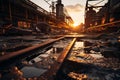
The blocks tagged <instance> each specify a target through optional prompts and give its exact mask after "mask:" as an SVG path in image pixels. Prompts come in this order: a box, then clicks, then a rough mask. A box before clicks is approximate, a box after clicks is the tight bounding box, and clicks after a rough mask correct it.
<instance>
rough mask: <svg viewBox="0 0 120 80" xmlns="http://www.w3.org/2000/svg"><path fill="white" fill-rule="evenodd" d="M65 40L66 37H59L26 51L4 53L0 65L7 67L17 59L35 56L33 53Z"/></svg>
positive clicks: (0, 57) (25, 49)
mask: <svg viewBox="0 0 120 80" xmlns="http://www.w3.org/2000/svg"><path fill="white" fill-rule="evenodd" d="M63 38H65V37H58V38H56V39H52V40H48V41H45V42H43V43H40V44H36V45H33V46H30V47H27V48H24V49H21V50H18V51H15V52H8V53H4V54H5V55H2V56H0V65H5V64H6V63H7V64H9V62H11V61H13V60H16V58H17V59H19V57H20V56H22V57H23V56H24V55H26V54H29V55H35V54H33V53H31V52H34V51H35V50H37V49H38V48H39V49H42V48H45V47H46V46H49V45H50V44H53V43H54V42H56V41H59V40H61V39H63ZM30 53H31V54H30ZM26 56H28V55H26ZM13 62H14V61H13Z"/></svg>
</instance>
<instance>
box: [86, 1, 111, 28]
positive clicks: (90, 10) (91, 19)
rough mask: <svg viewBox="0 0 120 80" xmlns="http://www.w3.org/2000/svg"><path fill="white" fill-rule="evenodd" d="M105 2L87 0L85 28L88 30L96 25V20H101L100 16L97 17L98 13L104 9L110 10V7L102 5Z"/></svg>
mask: <svg viewBox="0 0 120 80" xmlns="http://www.w3.org/2000/svg"><path fill="white" fill-rule="evenodd" d="M104 1H105V0H87V1H86V7H85V27H86V28H88V27H91V26H94V25H96V20H98V19H100V18H99V16H98V15H97V11H99V10H100V9H101V8H102V7H106V8H108V5H107V6H105V5H103V4H101V3H102V2H104ZM108 1H109V0H108ZM93 3H94V4H93ZM107 10H108V9H107ZM107 12H109V11H107ZM107 16H109V15H107ZM107 18H109V17H107Z"/></svg>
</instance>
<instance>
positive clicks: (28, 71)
mask: <svg viewBox="0 0 120 80" xmlns="http://www.w3.org/2000/svg"><path fill="white" fill-rule="evenodd" d="M21 71H22V72H23V74H24V75H23V77H25V78H31V77H39V76H40V75H41V74H43V73H44V72H46V71H47V70H46V69H40V68H36V67H24V68H22V69H21Z"/></svg>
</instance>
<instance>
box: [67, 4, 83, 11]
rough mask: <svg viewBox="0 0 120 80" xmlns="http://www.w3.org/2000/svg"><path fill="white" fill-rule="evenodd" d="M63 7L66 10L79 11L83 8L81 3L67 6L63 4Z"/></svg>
mask: <svg viewBox="0 0 120 80" xmlns="http://www.w3.org/2000/svg"><path fill="white" fill-rule="evenodd" d="M65 9H66V10H67V11H68V12H80V11H82V10H83V5H81V4H76V5H67V6H65Z"/></svg>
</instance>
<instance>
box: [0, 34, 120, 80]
mask: <svg viewBox="0 0 120 80" xmlns="http://www.w3.org/2000/svg"><path fill="white" fill-rule="evenodd" d="M66 37H67V38H66V39H69V38H71V40H70V42H69V43H68V45H67V46H66V47H65V48H64V49H63V51H62V52H60V53H59V55H58V57H57V58H56V60H53V61H54V62H52V64H50V65H49V64H48V63H47V64H46V65H47V67H48V68H47V69H46V71H45V72H44V73H42V74H40V76H39V77H36V78H37V79H38V80H74V79H75V80H78V79H85V80H86V79H96V77H97V78H100V79H101V76H99V75H95V74H100V75H103V74H104V73H106V74H104V75H106V76H108V75H109V74H110V72H111V73H114V74H115V75H117V77H116V76H115V78H118V75H119V74H118V73H117V72H115V71H114V70H111V69H109V70H108V68H105V67H102V66H103V64H104V66H105V65H108V64H109V63H105V62H104V63H103V64H101V62H100V63H99V61H102V60H112V59H109V58H108V59H107V58H104V57H103V56H100V58H99V57H98V58H96V57H95V56H93V54H92V55H91V53H85V52H83V51H82V50H83V46H82V47H80V45H81V44H83V42H82V41H85V42H87V41H86V40H88V39H90V38H91V39H94V38H95V37H96V36H94V37H90V36H66ZM86 37H87V38H88V39H87V38H86ZM61 39H65V37H59V38H57V39H53V40H51V41H47V42H44V43H42V44H39V45H35V46H32V47H28V48H26V49H24V50H20V51H18V52H15V53H14V52H13V55H10V57H9V56H7V55H6V57H8V58H6V57H5V58H4V56H3V58H1V59H0V60H1V63H3V64H4V62H9V60H11V59H12V58H14V57H16V56H18V57H20V55H23V56H25V54H28V53H29V54H31V53H30V52H32V53H35V52H34V51H36V50H37V48H41V49H45V48H46V46H47V47H50V44H52V43H54V42H57V41H59V40H61ZM95 40H96V38H95ZM91 41H92V42H93V44H94V43H96V42H98V41H95V42H94V40H91ZM60 43H61V41H60ZM76 44H79V47H75V45H76ZM89 44H91V43H90V42H87V45H89ZM44 46H45V47H44ZM92 47H93V46H92ZM53 54H54V53H53ZM39 55H40V54H37V55H36V56H38V57H39V58H40V56H39ZM94 55H97V56H98V55H100V54H99V53H94ZM33 56H34V55H33ZM36 56H34V57H36ZM18 57H16V59H17V58H18ZM28 57H29V56H28V55H27V58H26V57H24V59H28ZM101 57H102V59H101ZM32 58H33V57H32ZM32 58H30V59H29V60H28V61H32V62H33V63H32V66H33V65H36V67H38V65H37V64H39V65H41V64H40V63H41V62H40V63H39V62H35V61H33V60H32ZM51 59H55V58H51ZM13 60H14V59H13ZM114 60H117V59H114ZM18 61H19V60H18ZM18 61H17V62H18ZM45 61H46V57H45V59H43V63H46V62H45ZM49 61H51V60H49V58H48V62H49ZM116 62H117V61H116ZM118 62H119V60H118ZM112 64H113V63H112ZM115 64H116V63H115ZM12 66H13V65H12ZM41 66H44V64H43V65H41ZM41 66H39V67H41ZM109 66H110V65H109ZM117 66H119V64H118V65H117ZM39 67H38V68H39ZM110 67H111V66H110ZM94 71H95V72H94ZM118 72H119V71H118ZM94 73H95V74H94ZM91 75H92V77H91ZM111 75H112V74H111ZM106 76H104V78H106ZM31 80H32V78H31ZM103 80H105V79H103Z"/></svg>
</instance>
